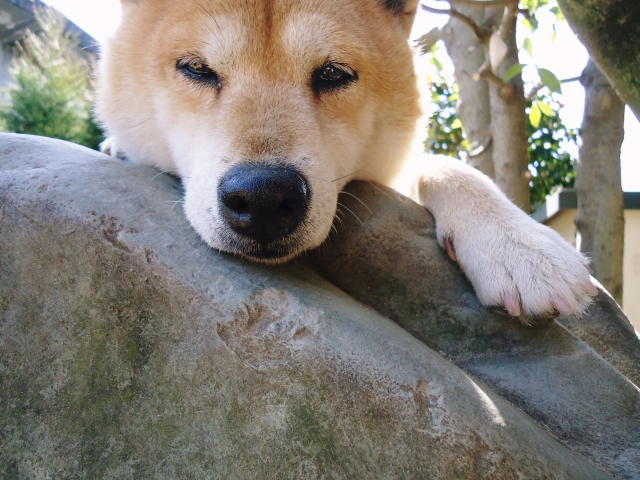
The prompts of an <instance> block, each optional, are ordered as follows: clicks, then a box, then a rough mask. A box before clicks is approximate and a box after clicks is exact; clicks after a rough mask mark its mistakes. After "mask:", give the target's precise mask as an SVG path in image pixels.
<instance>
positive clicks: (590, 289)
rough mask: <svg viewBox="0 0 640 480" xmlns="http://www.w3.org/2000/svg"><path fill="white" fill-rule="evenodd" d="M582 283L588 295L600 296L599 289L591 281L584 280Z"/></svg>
mask: <svg viewBox="0 0 640 480" xmlns="http://www.w3.org/2000/svg"><path fill="white" fill-rule="evenodd" d="M581 285H582V288H583V289H584V291H585V292H586V294H587V295H589V296H591V297H597V296H598V289H597V288H596V286H595V285H594V284H593V283H591V282H590V281H588V282H582V284H581Z"/></svg>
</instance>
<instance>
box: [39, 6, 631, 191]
mask: <svg viewBox="0 0 640 480" xmlns="http://www.w3.org/2000/svg"><path fill="white" fill-rule="evenodd" d="M45 1H46V3H48V4H50V5H52V6H54V7H56V8H57V9H58V10H60V11H61V12H62V13H64V14H65V15H66V16H67V17H68V18H69V19H70V20H72V21H73V22H75V23H76V24H77V25H78V26H79V27H81V28H82V29H84V30H85V31H86V32H88V33H89V34H90V35H92V36H93V37H94V38H95V39H96V40H98V41H99V42H101V43H102V42H104V40H105V39H106V38H107V37H109V36H110V35H111V34H112V33H113V32H114V31H115V29H116V27H117V26H118V22H119V21H120V1H119V0H99V1H97V0H92V1H88V0H45ZM446 20H447V17H446V15H435V14H427V13H425V12H420V13H419V14H418V19H417V20H416V26H415V28H414V33H415V34H416V36H419V35H420V34H422V33H426V32H428V31H429V30H430V29H431V28H433V27H434V26H436V25H442V24H444V23H445V22H446ZM541 20H544V19H541ZM541 24H542V25H544V24H547V27H546V28H540V29H539V30H538V32H537V33H536V34H535V36H534V39H533V45H534V52H533V58H522V59H521V62H522V63H527V64H535V65H537V66H540V67H544V68H547V69H549V70H551V71H552V72H554V73H555V74H556V75H557V76H558V78H560V79H565V78H573V77H577V76H579V75H580V72H581V71H582V69H583V68H584V67H585V65H586V63H587V58H588V56H587V52H586V51H585V49H584V47H583V46H582V45H581V44H580V42H578V40H577V39H576V37H575V35H573V33H572V32H571V30H570V29H569V27H568V26H567V25H566V23H565V24H559V25H558V29H557V37H556V40H555V42H554V43H552V42H551V26H550V22H541ZM525 55H526V54H525ZM526 56H527V57H528V55H526ZM524 74H525V77H526V75H527V70H525V72H524ZM562 103H563V104H564V105H565V108H564V109H563V110H562V118H563V120H564V122H565V124H566V125H567V126H568V127H579V126H580V123H581V121H582V112H583V108H584V90H583V89H582V86H581V85H580V83H578V82H572V83H568V84H564V85H563V98H562ZM622 188H623V189H624V190H625V191H640V123H638V121H637V120H636V118H635V116H634V115H633V114H632V113H631V111H630V110H629V109H627V113H626V117H625V141H624V143H623V145H622Z"/></svg>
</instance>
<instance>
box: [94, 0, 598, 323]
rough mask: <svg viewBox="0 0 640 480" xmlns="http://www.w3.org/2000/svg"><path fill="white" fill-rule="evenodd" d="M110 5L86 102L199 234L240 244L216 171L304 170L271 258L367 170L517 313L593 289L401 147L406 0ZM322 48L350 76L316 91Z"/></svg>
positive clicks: (560, 255)
mask: <svg viewBox="0 0 640 480" xmlns="http://www.w3.org/2000/svg"><path fill="white" fill-rule="evenodd" d="M391 3H392V2H391ZM123 7H124V8H123V21H122V25H121V26H120V28H119V30H118V32H117V34H116V35H115V37H114V38H113V39H111V41H110V42H109V43H108V45H107V47H106V49H105V51H104V53H103V58H102V60H101V62H100V82H99V97H98V104H97V112H98V115H99V117H100V119H101V120H102V121H103V123H104V125H105V127H106V129H107V131H108V133H109V136H110V138H109V139H108V140H107V141H106V142H105V144H104V146H103V150H104V151H106V152H108V153H111V154H112V155H117V154H118V153H120V154H123V155H124V156H126V157H127V158H128V159H129V160H131V161H133V162H136V163H140V164H145V165H153V166H156V167H157V168H159V169H161V170H163V171H167V172H171V173H173V174H176V175H178V176H180V177H181V178H182V181H183V183H184V187H185V191H186V197H185V212H186V215H187V217H188V219H189V220H190V222H191V223H192V225H193V227H194V228H195V229H196V231H197V232H198V233H199V234H200V235H201V236H202V238H203V239H204V240H205V241H206V242H207V243H208V244H209V245H211V246H212V247H214V248H217V249H220V250H224V251H230V252H233V253H237V254H240V255H243V254H244V252H243V247H242V246H243V240H242V239H241V238H239V237H238V235H237V234H235V233H234V232H233V231H231V230H230V229H229V228H228V227H227V226H226V225H225V223H224V222H223V221H222V219H221V218H220V216H219V214H218V195H217V192H216V189H217V185H218V183H219V181H220V179H221V178H222V176H223V175H224V174H225V172H227V171H228V170H229V169H230V168H232V167H233V166H234V165H237V164H238V163H241V162H260V161H269V160H272V159H279V160H281V161H286V162H288V163H291V164H293V165H295V166H296V168H298V169H299V170H300V171H301V172H303V174H304V175H305V177H306V178H307V179H308V181H309V184H310V185H309V186H310V189H311V191H312V192H313V196H312V200H311V205H310V211H309V215H308V217H307V220H306V221H305V222H304V228H303V229H302V230H301V231H300V232H297V233H296V238H295V239H294V240H295V242H293V243H292V245H294V246H293V247H291V249H290V251H289V252H288V254H287V255H284V256H283V257H282V258H280V259H278V260H277V261H275V262H274V261H273V260H271V261H270V262H271V263H279V262H282V261H286V260H287V259H289V258H292V257H294V256H296V255H297V254H299V253H301V252H302V251H304V250H308V249H311V248H314V247H316V246H318V245H320V244H321V243H322V242H323V241H324V240H325V239H326V237H327V235H328V234H329V231H330V228H331V225H332V222H333V219H334V215H335V211H336V205H337V196H338V193H339V192H340V190H341V189H342V188H343V187H344V186H345V185H346V183H347V182H348V181H350V180H356V179H361V180H370V181H374V182H379V183H382V184H386V185H396V186H397V187H398V188H400V189H401V190H403V191H404V192H405V193H408V194H410V195H412V196H413V198H415V199H416V200H418V201H419V202H420V203H422V204H423V205H424V206H426V207H427V208H428V209H429V210H430V211H431V212H432V213H433V215H434V217H435V218H436V223H437V231H438V239H439V241H440V243H441V245H442V246H443V247H445V248H446V249H447V251H448V252H449V254H450V256H451V257H452V258H455V259H457V260H458V261H459V263H460V265H461V266H462V268H463V269H464V271H465V272H466V274H467V276H468V277H469V279H470V280H471V282H472V283H473V285H474V288H475V289H476V292H477V293H478V296H479V298H480V300H481V301H482V303H483V304H484V305H487V306H500V305H502V306H504V307H505V308H506V309H507V311H508V312H509V313H511V314H512V315H514V316H520V317H521V318H522V319H523V320H524V321H526V320H527V319H528V318H530V317H537V316H553V315H556V314H557V313H558V312H559V313H561V314H570V313H578V314H580V313H582V312H584V309H585V308H586V306H587V305H588V304H589V301H590V298H589V295H592V294H594V293H595V289H594V287H593V286H592V285H591V283H590V280H589V273H588V270H587V261H586V260H585V258H584V257H583V256H581V255H580V254H579V253H578V252H576V251H575V249H573V248H572V247H571V246H570V245H568V244H567V243H565V242H564V241H563V240H562V239H561V238H560V237H559V236H558V235H557V234H555V233H554V232H553V231H551V230H550V229H548V228H546V227H544V226H541V225H539V224H537V223H536V222H535V221H533V220H531V219H530V218H529V217H528V216H527V215H525V214H524V213H523V212H521V211H520V210H519V209H518V208H516V207H515V206H514V205H513V204H511V202H509V201H508V200H507V199H506V198H505V196H504V195H503V194H502V193H501V192H500V191H499V190H498V189H497V188H496V187H495V185H494V184H493V183H492V182H491V181H490V180H489V179H487V178H486V177H484V176H482V175H481V174H480V173H478V172H477V171H475V170H473V169H472V168H470V167H468V166H466V165H464V164H462V163H461V162H459V161H455V160H451V159H444V158H434V159H431V160H429V161H427V162H424V161H423V162H420V161H419V160H417V159H415V158H414V159H413V160H412V161H410V162H406V159H407V157H409V156H410V155H409V152H410V150H411V148H412V146H413V145H414V144H415V132H416V122H417V120H418V118H419V116H420V108H419V94H418V89H417V80H416V75H415V73H414V70H413V63H412V53H411V51H410V48H409V46H408V42H407V39H408V34H409V30H410V26H411V23H412V21H413V16H414V14H415V10H416V8H417V2H416V0H408V1H407V2H404V3H403V2H400V1H398V2H396V3H395V4H393V7H394V8H391V7H390V6H389V4H388V5H387V7H389V8H385V7H384V6H383V0H305V1H299V0H123ZM395 7H399V8H395ZM185 55H187V56H197V58H199V59H201V60H202V61H203V62H206V64H207V65H209V66H211V68H212V69H214V70H215V71H216V72H217V73H218V74H219V76H220V79H221V82H222V88H221V89H220V91H216V90H215V89H211V88H204V87H201V86H197V85H194V84H193V83H190V82H188V81H186V80H185V78H184V77H183V76H181V75H180V73H179V72H178V71H177V69H176V62H177V60H178V59H180V58H182V57H184V56H185ZM327 59H330V60H331V61H336V62H339V63H341V64H344V65H348V66H349V67H350V68H352V69H353V70H354V71H356V72H357V73H358V77H359V78H358V80H357V82H354V83H353V84H352V85H350V86H349V87H348V88H345V89H343V90H340V91H337V92H332V93H331V94H328V95H323V96H318V95H314V93H313V92H312V91H311V88H310V75H311V72H313V70H314V68H317V67H318V66H319V65H322V63H323V62H325V61H326V60H327ZM413 157H415V156H413ZM412 162H413V163H412ZM407 165H408V167H409V168H407ZM403 166H404V167H405V174H403V175H401V172H402V169H403ZM409 171H411V172H414V176H413V177H412V178H411V179H409V178H408V176H407V174H406V172H409ZM354 172H355V173H354Z"/></svg>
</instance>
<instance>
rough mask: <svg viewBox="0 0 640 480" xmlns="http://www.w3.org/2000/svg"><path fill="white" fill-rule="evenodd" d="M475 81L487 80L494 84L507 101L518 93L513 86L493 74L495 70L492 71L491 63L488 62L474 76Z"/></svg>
mask: <svg viewBox="0 0 640 480" xmlns="http://www.w3.org/2000/svg"><path fill="white" fill-rule="evenodd" d="M473 79H474V80H475V81H479V80H486V81H488V82H490V83H493V84H494V85H496V86H497V87H498V88H499V89H500V93H501V95H502V98H503V99H505V100H508V99H509V98H510V97H512V96H513V95H514V94H515V93H516V89H515V88H514V86H513V85H511V84H510V83H507V82H505V81H503V80H502V79H501V78H500V77H499V76H497V75H496V74H495V73H493V70H492V69H491V64H490V63H489V62H486V63H485V64H484V65H483V66H482V68H481V69H480V71H478V72H477V73H474V74H473Z"/></svg>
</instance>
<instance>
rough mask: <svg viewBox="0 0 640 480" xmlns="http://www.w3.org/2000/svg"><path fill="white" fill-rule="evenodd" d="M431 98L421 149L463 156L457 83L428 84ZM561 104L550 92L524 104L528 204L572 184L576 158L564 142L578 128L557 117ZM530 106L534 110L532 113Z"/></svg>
mask: <svg viewBox="0 0 640 480" xmlns="http://www.w3.org/2000/svg"><path fill="white" fill-rule="evenodd" d="M430 90H431V97H432V102H433V103H434V104H435V105H437V107H438V109H437V110H436V111H435V113H434V114H433V115H432V116H431V117H430V119H429V125H428V138H427V140H426V141H425V150H426V151H427V152H429V153H432V154H440V155H448V156H450V157H456V158H462V159H464V158H465V157H466V156H467V154H468V149H469V142H468V140H467V139H466V137H465V134H464V129H463V126H462V122H461V121H460V120H459V118H458V117H457V115H456V103H457V102H458V97H459V95H458V91H457V86H456V85H455V84H454V85H448V84H447V83H446V82H438V83H432V84H430ZM561 107H562V105H561V104H560V103H559V102H557V101H555V99H554V96H553V94H551V93H546V94H542V95H541V96H539V97H538V98H536V99H535V100H533V101H530V102H529V104H528V110H529V112H530V114H529V117H528V118H529V122H528V125H527V133H528V137H529V146H528V148H529V170H530V172H531V180H530V182H529V186H530V195H531V207H532V209H533V210H535V209H536V208H537V207H538V206H539V205H541V204H543V203H544V201H545V198H546V196H547V195H549V194H551V193H553V192H554V191H555V190H557V189H558V188H560V187H573V184H574V181H575V170H574V166H575V163H576V159H575V158H573V157H572V156H571V154H570V153H569V152H568V151H567V148H566V147H567V143H573V144H576V143H577V138H578V132H577V130H575V129H568V128H567V127H566V126H565V125H564V124H563V123H562V120H561V119H560V113H559V112H560V109H561ZM532 110H537V112H538V113H537V114H535V115H532V114H531V112H532Z"/></svg>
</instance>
